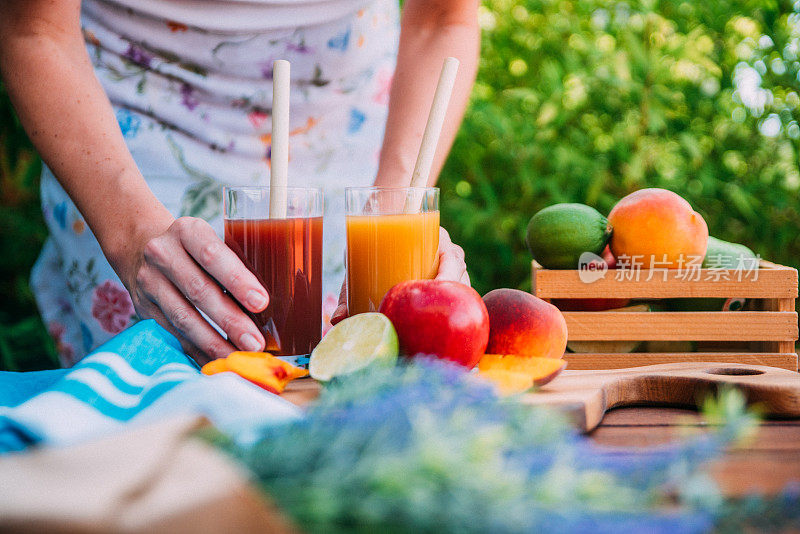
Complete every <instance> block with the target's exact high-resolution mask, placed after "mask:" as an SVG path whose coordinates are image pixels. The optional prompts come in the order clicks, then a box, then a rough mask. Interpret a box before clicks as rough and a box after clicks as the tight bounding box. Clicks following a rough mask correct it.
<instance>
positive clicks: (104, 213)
mask: <svg viewBox="0 0 800 534" xmlns="http://www.w3.org/2000/svg"><path fill="white" fill-rule="evenodd" d="M79 11H80V2H79V1H69V2H56V3H54V4H50V3H48V2H40V1H31V0H25V1H16V2H15V1H10V2H8V3H7V4H6V5H5V6H3V7H2V9H0V74H2V77H3V80H4V83H5V85H6V88H7V91H8V94H9V96H10V98H11V101H12V103H13V104H14V107H15V108H16V110H17V114H18V115H19V118H20V120H21V122H22V124H23V126H24V128H25V130H26V132H27V133H28V135H29V137H30V138H31V141H32V142H33V144H34V145H35V147H36V149H37V150H38V152H39V154H40V155H41V156H42V159H43V160H44V162H45V163H46V164H47V165H48V166H49V167H50V168H51V169H52V170H53V173H54V174H55V176H56V177H57V178H58V180H59V182H60V183H61V185H62V186H63V187H64V189H65V190H66V192H67V193H68V194H69V196H70V198H72V199H73V201H74V202H75V204H76V206H77V207H78V209H79V210H80V211H81V214H82V215H83V216H84V217H85V219H86V221H87V223H88V224H89V227H90V228H91V229H92V231H93V232H94V234H95V236H96V237H97V239H98V241H99V242H100V245H101V247H102V248H103V250H104V252H105V253H106V255H107V256H108V258H109V260H110V261H111V263H112V265H114V264H115V263H117V262H118V260H119V259H120V258H123V257H125V256H126V254H127V253H128V252H130V251H129V250H128V248H129V247H131V246H134V245H133V243H135V242H137V241H138V242H140V241H141V239H140V238H144V237H146V236H147V235H148V234H151V233H158V232H161V231H163V230H164V229H165V228H166V226H169V224H170V223H171V221H172V217H171V215H170V214H169V212H168V211H167V210H166V208H164V206H163V205H162V204H161V203H160V202H159V201H158V200H157V199H156V198H155V197H154V196H153V194H152V193H151V191H150V190H149V188H148V187H147V185H146V183H145V181H144V179H143V178H142V176H141V174H140V173H139V171H138V169H137V167H136V164H135V162H134V161H133V158H132V156H131V155H130V152H129V151H128V149H127V147H126V146H125V141H124V139H123V137H122V134H121V132H120V129H119V126H118V124H117V121H116V119H115V116H114V113H113V110H112V108H111V104H110V103H109V101H108V98H107V97H106V95H105V93H104V92H103V89H102V87H101V85H100V83H99V82H98V80H97V78H96V77H95V75H94V71H93V69H92V65H91V62H90V61H89V57H88V54H87V52H86V49H85V45H84V42H83V38H82V35H81V32H80V23H79ZM165 225H166V226H165ZM114 267H115V268H117V267H118V266H117V265H114ZM120 275H121V276H123V273H120Z"/></svg>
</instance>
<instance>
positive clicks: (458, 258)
mask: <svg viewBox="0 0 800 534" xmlns="http://www.w3.org/2000/svg"><path fill="white" fill-rule="evenodd" d="M436 280H452V281H454V282H461V283H462V284H466V285H470V282H469V274H468V273H467V264H466V263H465V261H464V249H462V248H461V247H459V246H458V245H456V244H455V243H453V242H452V241H451V240H450V234H448V233H447V230H445V229H444V228H442V227H441V226H440V227H439V271H438V273H437V274H436ZM345 318H347V281H346V280H345V283H344V284H342V291H341V292H340V293H339V305H338V306H337V307H336V311H334V312H333V315H331V324H336V323H338V322H340V321H342V320H343V319H345Z"/></svg>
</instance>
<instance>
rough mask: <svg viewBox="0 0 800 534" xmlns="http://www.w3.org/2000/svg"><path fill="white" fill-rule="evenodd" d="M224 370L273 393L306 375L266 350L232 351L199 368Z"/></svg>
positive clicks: (209, 373) (217, 371) (207, 370)
mask: <svg viewBox="0 0 800 534" xmlns="http://www.w3.org/2000/svg"><path fill="white" fill-rule="evenodd" d="M226 371H230V372H233V373H236V374H237V375H239V376H241V377H242V378H244V379H245V380H249V381H250V382H252V383H253V384H255V385H257V386H259V387H262V388H264V389H266V390H267V391H271V392H272V393H275V394H280V393H282V392H283V390H284V389H285V388H286V385H287V384H288V383H289V382H291V381H292V380H294V379H295V378H300V377H303V376H306V375H308V371H306V370H305V369H300V368H299V367H295V366H294V365H292V364H290V363H288V362H285V361H283V360H281V359H280V358H276V357H275V356H273V355H272V354H270V353H268V352H232V353H231V354H229V355H228V357H227V358H219V359H217V360H213V361H210V362H208V363H207V364H205V365H204V366H203V368H202V369H201V372H202V373H203V374H205V375H214V374H217V373H224V372H226Z"/></svg>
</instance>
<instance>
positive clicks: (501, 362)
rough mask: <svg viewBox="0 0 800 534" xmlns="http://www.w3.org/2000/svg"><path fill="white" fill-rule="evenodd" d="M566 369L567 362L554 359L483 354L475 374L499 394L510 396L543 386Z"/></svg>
mask: <svg viewBox="0 0 800 534" xmlns="http://www.w3.org/2000/svg"><path fill="white" fill-rule="evenodd" d="M566 366H567V362H565V361H564V360H559V359H556V358H530V357H527V356H518V355H515V354H486V355H484V357H483V358H481V361H480V362H478V371H479V375H480V376H481V377H483V378H485V379H487V380H489V381H490V382H492V383H494V385H495V386H496V387H497V390H498V392H499V393H500V394H501V395H510V394H514V393H522V392H524V391H527V390H529V389H531V388H533V387H538V386H543V385H545V384H547V383H548V382H550V381H551V380H553V379H554V378H555V377H557V376H558V375H559V373H561V371H563V370H564V368H565V367H566Z"/></svg>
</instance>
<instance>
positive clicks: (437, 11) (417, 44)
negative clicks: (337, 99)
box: [375, 0, 480, 186]
mask: <svg viewBox="0 0 800 534" xmlns="http://www.w3.org/2000/svg"><path fill="white" fill-rule="evenodd" d="M477 9H478V2H477V1H475V0H408V1H407V2H406V3H405V7H404V10H403V21H402V29H401V34H400V49H399V53H398V57H397V68H396V70H395V75H394V81H393V82H392V90H391V96H390V100H389V115H388V118H387V122H386V133H385V136H384V141H383V147H382V149H381V155H380V164H379V169H378V176H377V178H376V180H375V185H379V186H407V185H408V184H409V183H410V180H411V174H412V171H413V169H414V164H415V162H416V158H417V152H418V151H419V145H420V142H421V141H422V134H423V132H424V130H425V122H426V121H427V119H428V111H429V110H430V106H431V102H432V100H433V93H434V91H435V89H436V82H437V81H438V78H439V72H440V71H441V68H442V63H443V61H444V59H445V58H446V57H448V56H453V57H456V58H458V59H459V61H460V63H461V65H460V67H459V70H458V77H457V79H456V84H455V87H454V88H453V95H452V97H451V99H450V106H449V107H448V111H447V117H446V119H445V123H444V127H443V128H442V133H441V137H440V138H439V144H438V147H437V150H436V156H435V158H434V161H433V166H432V168H431V174H430V178H429V185H432V184H433V183H435V182H436V178H437V177H438V175H439V171H440V170H441V168H442V165H443V164H444V161H445V159H446V157H447V153H448V152H449V150H450V146H451V145H452V143H453V139H454V138H455V135H456V132H457V131H458V127H459V125H460V124H461V119H462V117H463V115H464V110H465V108H466V106H467V102H468V100H469V95H470V92H471V90H472V85H473V83H474V81H475V73H476V71H477V66H478V54H479V46H480V30H479V28H478V22H477Z"/></svg>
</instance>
